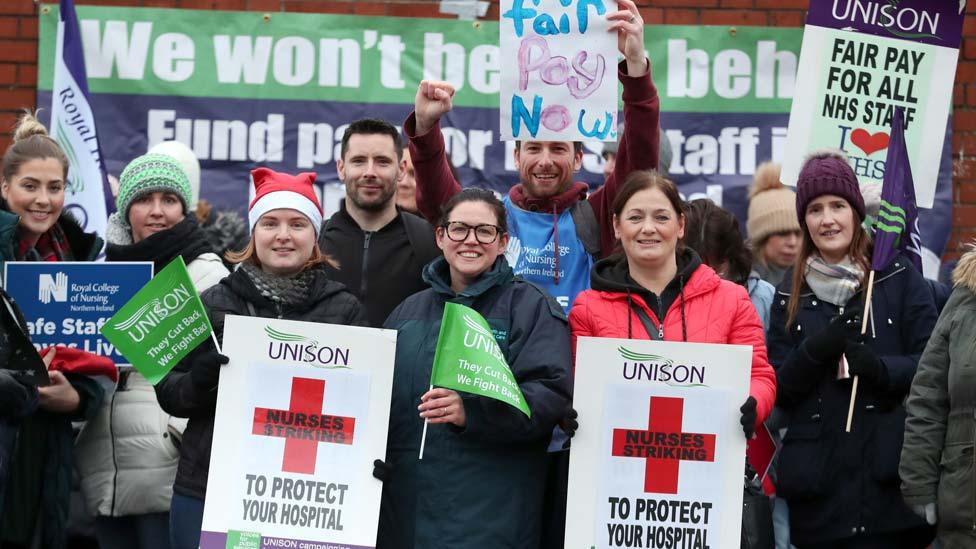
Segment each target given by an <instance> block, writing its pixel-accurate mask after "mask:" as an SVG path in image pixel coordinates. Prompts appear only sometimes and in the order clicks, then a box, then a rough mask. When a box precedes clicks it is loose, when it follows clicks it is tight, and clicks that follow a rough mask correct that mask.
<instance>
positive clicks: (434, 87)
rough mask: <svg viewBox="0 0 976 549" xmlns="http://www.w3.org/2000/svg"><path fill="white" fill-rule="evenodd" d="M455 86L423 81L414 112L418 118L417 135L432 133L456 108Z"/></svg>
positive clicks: (415, 100) (415, 101)
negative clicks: (431, 130)
mask: <svg viewBox="0 0 976 549" xmlns="http://www.w3.org/2000/svg"><path fill="white" fill-rule="evenodd" d="M453 98H454V86H452V85H451V84H449V83H447V82H442V81H439V80H421V81H420V86H419V87H418V88H417V96H416V97H415V98H414V101H413V111H414V113H416V116H417V127H416V131H417V135H423V134H425V133H427V132H428V131H430V129H431V128H432V127H434V124H436V123H437V122H438V121H439V120H440V119H441V117H442V116H444V114H446V113H447V112H449V111H450V110H451V108H453V106H454V100H453Z"/></svg>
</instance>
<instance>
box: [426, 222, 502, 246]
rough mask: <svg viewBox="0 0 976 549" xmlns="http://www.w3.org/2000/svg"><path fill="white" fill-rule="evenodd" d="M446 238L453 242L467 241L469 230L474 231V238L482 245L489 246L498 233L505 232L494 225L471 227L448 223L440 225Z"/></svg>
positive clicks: (462, 223) (459, 223) (463, 224)
mask: <svg viewBox="0 0 976 549" xmlns="http://www.w3.org/2000/svg"><path fill="white" fill-rule="evenodd" d="M441 228H442V229H444V232H445V233H446V234H447V237H448V238H450V239H451V240H453V241H455V242H464V241H465V240H467V239H468V235H469V234H470V233H471V230H472V229H474V238H475V240H477V241H478V242H480V243H482V244H491V243H492V242H494V241H495V240H496V239H497V238H498V234H499V233H503V232H505V231H504V230H502V228H501V227H498V226H496V225H475V226H471V225H468V224H467V223H464V222H461V221H448V222H447V223H445V224H443V225H441Z"/></svg>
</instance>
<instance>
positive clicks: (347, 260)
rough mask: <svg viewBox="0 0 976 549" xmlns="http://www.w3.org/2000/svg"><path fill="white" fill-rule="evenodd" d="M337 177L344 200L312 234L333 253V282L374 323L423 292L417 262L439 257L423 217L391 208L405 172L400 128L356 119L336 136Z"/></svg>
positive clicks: (422, 262) (432, 234) (431, 233)
mask: <svg viewBox="0 0 976 549" xmlns="http://www.w3.org/2000/svg"><path fill="white" fill-rule="evenodd" d="M336 169H337V170H338V172H339V179H340V180H342V182H343V184H344V185H345V186H346V198H345V200H344V201H343V202H342V204H341V206H340V208H339V211H337V212H336V213H335V214H333V216H332V217H331V218H330V219H329V220H328V221H327V222H326V223H325V226H324V228H323V230H322V234H321V236H320V237H319V246H320V247H321V248H322V250H323V252H324V253H326V254H328V255H329V256H331V257H333V258H335V260H336V262H337V263H338V269H337V271H335V272H334V273H333V278H335V280H337V281H339V282H341V283H343V284H345V285H346V287H347V288H348V289H349V291H350V292H352V293H353V295H355V296H356V297H358V298H359V300H360V302H362V304H363V307H364V308H365V309H366V318H367V319H369V325H370V326H373V327H374V328H378V327H380V326H382V325H383V321H384V320H386V317H387V316H389V314H390V312H391V311H392V310H393V309H394V308H395V307H396V306H397V305H399V304H400V303H401V302H403V300H404V299H406V298H407V297H408V296H410V295H411V294H414V293H416V292H419V291H420V290H423V289H424V288H425V287H426V285H425V284H424V281H423V279H422V278H421V272H422V271H423V268H424V265H426V264H427V263H429V262H430V261H431V260H432V259H434V258H435V257H437V256H438V255H439V252H438V250H437V246H436V245H435V244H434V231H433V230H432V229H431V227H430V225H428V224H427V223H426V222H425V221H424V220H423V219H421V218H419V217H417V216H415V215H413V214H411V213H407V212H405V211H403V210H399V209H397V204H396V194H397V181H398V180H400V179H401V176H402V174H403V172H404V170H405V163H404V159H403V144H402V142H401V141H400V132H398V131H397V129H396V127H394V126H393V125H392V124H390V123H388V122H385V121H383V120H374V119H368V118H367V119H362V120H357V121H355V122H353V123H351V124H349V126H348V127H347V128H346V133H345V134H343V136H342V145H341V148H340V158H339V159H338V160H337V161H336Z"/></svg>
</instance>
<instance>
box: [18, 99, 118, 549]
mask: <svg viewBox="0 0 976 549" xmlns="http://www.w3.org/2000/svg"><path fill="white" fill-rule="evenodd" d="M2 173H3V180H2V182H0V194H2V200H0V269H2V267H3V263H4V262H6V261H91V260H94V259H95V258H96V257H97V256H98V252H99V251H100V250H101V249H102V240H101V239H100V238H98V237H97V236H96V235H95V234H94V233H86V232H85V231H84V229H83V228H82V227H81V226H80V225H79V224H78V222H77V221H76V220H75V219H74V218H73V217H71V216H70V215H69V214H68V213H67V212H66V211H65V208H64V200H65V188H66V186H67V184H68V157H67V156H66V155H65V154H64V151H63V150H61V147H60V146H59V145H58V143H57V142H56V141H55V140H54V139H52V138H51V137H50V136H48V134H47V130H46V129H45V128H44V126H43V125H42V124H41V123H40V122H39V121H38V120H37V119H36V118H35V117H34V115H32V114H30V113H26V114H24V115H23V116H21V118H20V122H19V123H18V125H17V129H16V130H15V131H14V142H13V144H12V145H11V146H10V148H8V149H7V152H6V153H5V154H4V155H3V172H2ZM49 376H50V378H51V384H50V385H48V386H46V387H41V388H39V389H38V410H37V411H36V412H35V413H33V414H32V415H30V416H28V417H27V418H25V419H24V420H23V422H22V423H21V424H20V427H19V432H18V434H17V444H16V447H15V449H14V453H13V456H12V459H11V461H10V468H9V473H8V474H9V482H8V484H7V488H6V496H5V501H4V502H3V510H2V513H0V546H2V547H4V548H5V549H7V548H12V549H14V548H20V547H45V548H51V549H60V548H61V547H64V545H65V543H66V541H65V535H66V530H67V525H68V508H69V497H70V492H71V476H72V466H73V463H72V462H73V457H72V443H73V441H74V437H73V433H72V428H71V422H72V421H85V420H88V419H91V418H92V417H93V416H94V415H95V413H96V411H97V410H98V409H99V407H100V406H101V403H102V401H103V399H104V397H105V388H104V387H103V386H102V385H100V384H99V383H98V382H97V381H95V380H94V379H92V378H91V377H88V376H85V375H76V374H70V373H68V374H65V373H62V372H60V371H52V372H50V374H49Z"/></svg>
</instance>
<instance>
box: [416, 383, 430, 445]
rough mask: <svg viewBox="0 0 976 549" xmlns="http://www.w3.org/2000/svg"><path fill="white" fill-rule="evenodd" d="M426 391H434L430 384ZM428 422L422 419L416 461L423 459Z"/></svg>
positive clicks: (426, 419) (428, 420)
mask: <svg viewBox="0 0 976 549" xmlns="http://www.w3.org/2000/svg"><path fill="white" fill-rule="evenodd" d="M427 390H428V391H433V390H434V384H433V383H431V384H430V389H427ZM429 422H430V419H428V418H424V433H423V434H422V435H420V457H418V458H417V459H418V460H422V459H424V445H425V444H427V424H428V423H429Z"/></svg>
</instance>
